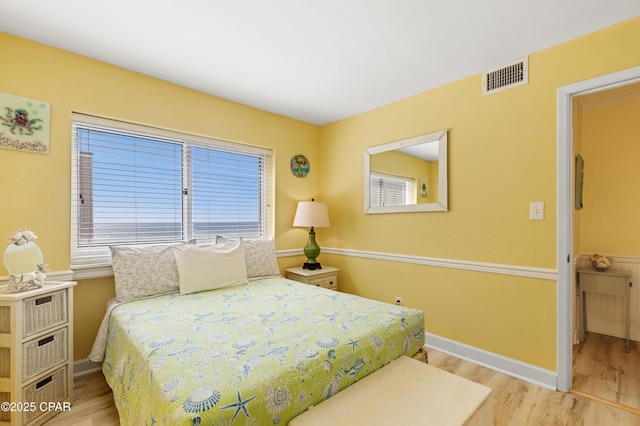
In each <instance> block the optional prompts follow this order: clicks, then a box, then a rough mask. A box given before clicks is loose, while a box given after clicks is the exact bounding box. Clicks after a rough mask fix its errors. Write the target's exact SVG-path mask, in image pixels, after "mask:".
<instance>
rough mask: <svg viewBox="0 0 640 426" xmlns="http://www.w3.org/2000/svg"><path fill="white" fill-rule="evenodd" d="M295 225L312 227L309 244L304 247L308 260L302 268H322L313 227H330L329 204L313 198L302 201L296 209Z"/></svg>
mask: <svg viewBox="0 0 640 426" xmlns="http://www.w3.org/2000/svg"><path fill="white" fill-rule="evenodd" d="M293 226H304V227H307V226H310V227H311V230H310V231H309V241H307V245H306V246H305V248H304V255H305V256H307V261H306V262H305V263H304V265H302V268H303V269H309V270H314V269H322V265H321V264H320V262H318V261H317V260H316V258H317V257H318V255H320V246H319V245H318V243H316V232H315V230H314V229H313V228H314V227H318V228H328V227H329V214H328V213H327V205H326V204H325V203H322V202H318V201H314V200H313V198H312V199H311V201H300V202H299V203H298V208H297V209H296V216H295V218H294V219H293Z"/></svg>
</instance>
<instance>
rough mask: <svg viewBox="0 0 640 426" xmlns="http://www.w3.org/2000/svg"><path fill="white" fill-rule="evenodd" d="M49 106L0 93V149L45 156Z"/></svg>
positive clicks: (47, 145) (47, 144)
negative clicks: (36, 153)
mask: <svg viewBox="0 0 640 426" xmlns="http://www.w3.org/2000/svg"><path fill="white" fill-rule="evenodd" d="M50 111H51V106H50V104H49V102H44V101H38V100H35V99H29V98H23V97H22V96H16V95H11V94H9V93H0V148H9V149H16V150H19V151H29V152H38V153H41V154H48V153H49V125H50V120H51V118H50V115H51V114H50Z"/></svg>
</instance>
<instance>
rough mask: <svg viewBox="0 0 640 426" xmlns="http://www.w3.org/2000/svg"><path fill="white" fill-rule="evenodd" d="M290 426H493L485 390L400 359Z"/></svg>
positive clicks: (310, 410) (313, 409)
mask: <svg viewBox="0 0 640 426" xmlns="http://www.w3.org/2000/svg"><path fill="white" fill-rule="evenodd" d="M289 424H290V425H291V426H311V425H314V426H315V425H318V426H320V425H322V426H324V425H328V424H331V425H360V424H366V425H389V424H397V425H423V424H429V425H438V426H454V425H455V426H460V425H465V426H493V399H492V398H491V389H489V388H487V387H486V386H482V385H480V384H478V383H475V382H472V381H470V380H467V379H465V378H462V377H459V376H456V375H455V374H451V373H449V372H446V371H444V370H441V369H439V368H436V367H433V366H431V365H428V364H425V363H423V362H420V361H417V360H415V359H411V358H409V357H406V356H403V357H400V358H398V359H397V360H395V361H392V362H391V363H389V364H388V365H386V366H385V367H383V368H381V369H380V370H378V371H376V372H374V373H372V374H370V375H369V376H367V377H365V378H364V379H362V380H360V381H358V382H356V383H355V384H353V385H351V386H349V387H348V388H346V389H344V390H342V391H340V392H338V393H337V394H336V395H334V396H332V397H331V398H329V399H327V400H326V401H323V402H322V403H321V404H318V405H316V406H315V407H310V408H309V409H308V410H307V411H306V412H304V413H303V414H301V415H300V416H298V417H296V418H294V419H293V420H292V421H291V422H290V423H289Z"/></svg>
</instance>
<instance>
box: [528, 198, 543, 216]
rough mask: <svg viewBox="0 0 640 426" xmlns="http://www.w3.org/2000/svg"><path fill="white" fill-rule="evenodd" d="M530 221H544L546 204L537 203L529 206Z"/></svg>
mask: <svg viewBox="0 0 640 426" xmlns="http://www.w3.org/2000/svg"><path fill="white" fill-rule="evenodd" d="M529 219H531V220H544V202H542V201H540V202H535V203H531V204H529Z"/></svg>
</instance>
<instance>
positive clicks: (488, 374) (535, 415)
mask: <svg viewBox="0 0 640 426" xmlns="http://www.w3.org/2000/svg"><path fill="white" fill-rule="evenodd" d="M429 363H430V364H431V365H433V366H436V367H439V368H441V369H443V370H446V371H449V372H451V373H454V374H457V375H459V376H462V377H465V378H467V379H469V380H472V381H474V382H477V383H480V384H483V385H485V386H487V387H489V388H491V389H493V394H492V397H493V399H494V405H493V409H494V423H495V425H498V426H523V425H526V426H528V425H540V426H547V425H553V426H563V425H566V426H573V425H584V426H602V425H607V426H609V425H616V426H617V425H620V426H627V425H629V426H631V425H634V426H635V425H640V416H638V415H636V414H633V413H631V412H628V411H626V410H623V409H620V408H616V407H612V406H610V405H607V404H603V403H601V402H598V401H595V400H593V399H590V398H586V397H584V396H581V395H576V394H572V393H567V394H565V393H561V392H554V391H551V390H549V389H545V388H542V387H540V386H535V385H532V384H530V383H527V382H524V381H522V380H518V379H515V378H513V377H509V376H506V375H504V374H501V373H498V372H496V371H493V370H490V369H488V368H484V367H480V366H478V365H476V364H473V363H470V362H467V361H464V360H460V359H458V358H455V357H452V356H449V355H447V354H444V353H442V352H438V351H435V350H429ZM74 397H75V401H74V404H73V405H72V407H71V411H70V412H68V413H61V414H59V415H58V416H57V417H55V418H54V419H52V420H50V421H49V422H48V423H47V426H54V425H55V426H58V425H60V426H62V425H64V426H117V425H118V413H117V411H116V409H115V407H114V405H113V398H112V396H111V391H110V389H109V387H108V386H107V384H106V382H105V381H104V377H103V376H102V373H100V372H97V373H90V374H87V375H85V376H82V377H79V378H76V381H75V394H74ZM353 426H359V425H353Z"/></svg>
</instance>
